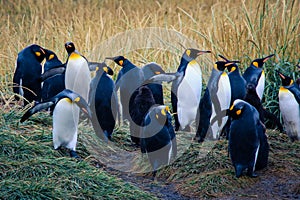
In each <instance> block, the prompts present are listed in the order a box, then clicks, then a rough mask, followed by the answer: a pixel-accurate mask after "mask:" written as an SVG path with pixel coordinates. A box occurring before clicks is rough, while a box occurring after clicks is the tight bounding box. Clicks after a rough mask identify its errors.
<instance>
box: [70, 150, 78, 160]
mask: <svg viewBox="0 0 300 200" xmlns="http://www.w3.org/2000/svg"><path fill="white" fill-rule="evenodd" d="M70 156H71V158H76V159H80V156H78V154H77V153H76V151H74V150H70Z"/></svg>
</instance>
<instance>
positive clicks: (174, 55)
mask: <svg viewBox="0 0 300 200" xmlns="http://www.w3.org/2000/svg"><path fill="white" fill-rule="evenodd" d="M299 10H300V2H299V1H298V0H291V1H289V0H250V1H245V0H243V1H239V0H212V1H206V0H189V1H182V0H167V1H162V0H157V1H139V0H126V1H125V0H123V1H115V0H113V1H111V0H103V1H96V0H87V1H85V0H65V1H64V0H52V1H51V0H44V1H39V0H16V1H6V0H0V43H1V45H0V82H1V85H0V95H1V96H0V99H1V108H0V110H1V118H0V122H1V129H0V134H1V140H0V147H1V152H0V153H2V155H1V156H0V158H1V162H3V163H4V161H5V160H6V159H7V156H9V157H8V161H7V162H6V164H3V165H0V167H1V171H3V173H0V177H2V178H3V177H4V176H5V177H6V178H8V177H10V178H12V179H9V181H11V182H7V183H5V182H1V184H2V186H7V185H9V186H11V187H9V188H7V189H5V191H8V193H5V194H6V195H7V196H6V197H8V198H9V197H10V198H14V197H16V198H17V197H21V198H22V197H24V198H26V197H30V194H28V193H26V191H28V189H31V190H29V192H30V191H32V192H36V193H35V194H36V195H37V198H38V197H40V198H43V197H49V196H50V197H51V196H52V197H53V196H56V197H57V198H60V197H61V198H63V197H64V196H63V195H64V192H65V191H58V190H57V193H53V191H52V189H51V188H50V189H49V188H48V189H47V190H46V191H43V188H42V186H41V185H38V184H37V185H35V186H34V187H33V188H30V187H29V188H28V185H27V184H28V181H29V180H30V179H29V178H30V177H34V178H35V179H37V180H39V179H40V175H43V174H45V173H46V176H48V177H49V176H51V177H54V179H53V181H52V182H51V183H50V184H51V185H50V186H51V187H52V188H55V186H57V184H58V183H61V180H60V179H59V178H58V177H57V176H56V174H60V173H62V174H65V175H66V176H68V175H69V176H68V177H66V182H68V181H69V182H72V181H73V182H76V184H78V186H80V187H81V186H82V187H87V188H90V191H89V190H88V189H86V190H81V191H82V192H84V195H83V196H82V198H84V197H90V198H97V197H99V196H97V195H99V194H96V190H97V187H95V184H100V183H103V182H105V181H103V180H106V179H107V177H106V175H105V174H102V173H101V174H100V175H97V176H96V177H95V179H96V180H95V183H90V182H89V180H85V179H84V178H83V177H84V176H87V177H93V174H92V173H93V171H89V170H93V169H91V168H90V166H86V165H85V164H82V166H79V169H81V170H84V171H85V172H86V173H85V172H78V174H77V175H78V176H76V177H75V178H74V179H75V180H74V179H71V178H70V177H71V176H72V174H67V173H68V170H67V169H66V168H64V167H62V168H59V169H60V171H55V169H54V168H53V166H52V165H53V164H56V165H59V164H61V165H64V166H70V167H72V166H73V167H74V165H75V164H74V163H73V161H72V160H71V159H70V160H67V161H66V163H65V162H63V161H62V160H60V157H61V155H59V154H58V153H55V154H54V156H50V157H46V158H44V157H45V156H48V155H49V154H52V153H53V151H51V150H50V149H51V143H50V141H51V137H50V131H49V130H48V131H46V132H45V134H47V135H48V136H45V134H44V131H45V129H47V126H46V127H44V128H41V126H38V125H39V124H38V125H36V124H35V123H34V124H30V123H29V124H28V127H27V126H26V125H25V126H23V127H22V128H20V126H19V124H17V121H18V117H20V115H21V114H22V112H23V111H22V110H19V107H18V106H14V104H11V103H12V99H13V98H12V96H13V95H12V89H11V83H12V77H13V72H14V67H15V62H16V58H17V54H18V52H19V51H20V50H22V49H23V48H24V47H26V46H27V45H29V44H32V43H36V44H39V45H41V46H43V47H45V48H48V49H51V50H53V51H55V52H56V53H57V55H58V57H59V58H60V59H61V60H62V61H64V60H66V56H67V53H66V52H65V50H64V43H65V42H66V41H70V40H71V41H73V42H74V43H75V45H76V47H77V49H78V50H79V51H80V52H81V53H82V54H84V55H85V56H86V57H87V58H88V59H89V60H92V61H102V60H103V59H104V58H105V57H106V56H115V55H120V54H123V55H125V56H126V57H128V58H129V59H130V60H132V61H133V62H134V63H136V64H138V65H139V64H140V61H142V62H152V61H155V62H157V63H159V64H161V65H162V67H163V68H164V69H165V70H166V71H175V70H176V67H177V66H178V63H179V61H180V55H181V54H182V52H183V47H182V46H181V44H182V45H183V46H184V47H186V48H188V47H190V46H192V47H197V48H200V49H205V50H212V52H213V53H212V54H211V55H205V56H203V57H201V58H198V61H200V62H201V64H202V66H203V72H204V80H205V81H206V80H207V76H208V75H209V73H210V69H211V68H212V62H215V61H216V60H217V59H218V58H217V54H223V55H225V56H226V57H228V58H232V59H239V60H240V61H241V62H242V63H241V64H240V66H241V68H242V70H243V69H244V68H245V67H246V66H248V64H249V63H250V61H251V60H252V59H254V58H256V57H260V56H264V55H269V54H272V53H275V54H276V56H275V58H273V59H271V60H270V61H268V63H266V65H265V69H266V74H267V85H266V91H265V92H266V93H265V99H264V104H265V106H267V108H268V109H270V110H271V111H272V112H274V113H276V114H278V115H279V112H278V103H277V89H278V87H279V85H280V84H281V83H280V80H279V78H278V77H277V76H276V74H275V72H274V71H275V70H274V69H280V70H282V71H283V72H285V73H286V74H289V75H291V76H292V77H293V78H296V77H297V76H298V74H299V72H298V69H297V67H296V66H295V65H296V64H297V63H298V62H299V52H300V26H299V25H300V12H299ZM149 28H159V29H154V30H156V31H157V30H162V29H164V30H168V31H167V32H169V33H170V35H169V36H168V37H170V38H168V37H167V36H166V35H165V33H166V32H164V31H162V33H161V35H158V36H157V37H159V38H160V39H161V40H162V41H161V42H162V43H163V44H164V45H162V46H159V45H158V46H157V45H155V44H153V48H147V49H143V48H142V49H141V48H137V49H135V46H134V45H133V46H130V47H128V44H143V42H145V41H144V40H145V37H146V36H147V35H146V34H145V32H144V35H143V33H141V32H138V31H135V32H134V34H132V35H131V33H129V34H127V35H126V34H125V36H124V34H123V37H118V36H120V33H124V32H126V33H128V31H133V30H141V29H144V30H149ZM151 30H153V29H151ZM174 32H177V33H180V34H181V35H183V36H185V37H180V38H179V39H178V37H177V38H172V36H173V35H172V33H174ZM155 33H157V32H155ZM121 35H122V34H121ZM175 35H176V34H175ZM174 37H175V36H174ZM139 38H141V39H142V40H143V41H141V40H139ZM166 38H168V39H166ZM184 38H187V39H186V40H185V39H184ZM156 39H157V38H156ZM187 40H189V41H187ZM107 41H108V44H109V45H104V44H106V43H105V42H107ZM190 41H192V42H190ZM141 46H143V45H141ZM150 46H151V45H150ZM108 64H110V65H111V66H112V67H113V68H114V69H115V72H118V70H119V69H120V68H119V67H118V66H115V65H113V64H112V63H108ZM204 84H205V82H204ZM39 116H40V117H43V115H39ZM44 117H45V119H47V120H48V119H49V117H46V116H44ZM37 122H38V123H41V121H39V120H38V121H37ZM49 123H50V122H49ZM48 125H49V124H48ZM24 128H25V130H23V129H24ZM31 128H34V129H35V132H36V134H34V135H32V136H30V134H28V133H30V132H31V130H32V129H31ZM48 128H49V127H48ZM20 129H21V130H20ZM27 129H28V130H27ZM24 131H25V133H26V134H27V135H24V136H22V135H20V134H21V133H23V132H24ZM32 132H34V131H32ZM277 134H278V133H277V132H275V133H274V132H271V136H272V137H270V141H271V143H272V145H271V150H272V153H271V169H270V170H271V172H270V173H269V174H268V175H272V173H273V172H274V173H273V174H276V173H277V174H281V173H285V172H286V173H288V175H290V176H295V174H296V175H297V174H298V175H299V165H300V163H299V144H293V145H290V143H289V141H288V140H287V138H286V137H285V136H283V135H280V137H278V138H277ZM45 137H46V138H45ZM282 138H283V139H282ZM121 139H122V138H120V140H121ZM38 144H40V145H42V146H39V145H38ZM81 144H82V143H81ZM28 145H29V146H30V148H29V146H28ZM32 148H33V149H34V150H36V152H35V154H34V155H37V158H32V157H31V155H30V154H31V153H32V152H31V151H32ZM45 148H46V150H45ZM197 148H198V147H197V145H196V147H195V148H193V147H191V149H190V151H189V152H187V153H186V156H183V157H182V158H181V159H180V160H179V161H178V162H177V163H175V164H174V165H173V166H171V167H170V168H167V169H166V170H165V171H162V173H161V174H160V176H161V177H163V176H166V175H170V174H172V176H169V177H166V178H168V179H169V180H170V181H172V180H175V181H176V182H178V181H180V178H183V179H184V178H185V177H187V179H184V181H183V182H180V183H179V184H178V187H177V188H178V189H179V190H180V191H181V192H183V193H184V194H186V195H197V197H203V198H204V197H214V196H215V197H221V196H222V194H227V195H230V192H232V191H236V187H234V186H235V185H237V184H241V185H242V186H243V187H246V186H247V185H249V184H253V183H257V182H259V181H260V180H261V179H259V180H256V181H254V180H249V179H241V180H237V179H235V178H233V171H232V168H231V165H230V162H229V160H228V157H226V156H227V155H226V142H224V141H221V142H220V144H219V145H217V146H216V147H215V148H214V149H215V151H213V152H212V153H211V154H209V156H208V157H207V158H204V159H197V158H195V157H197ZM24 149H25V150H24ZM297 149H298V150H297ZM21 150H22V152H21ZM23 150H24V151H23ZM84 152H86V149H83V150H81V151H80V153H81V154H83V153H84ZM14 153H19V154H21V153H22V154H21V155H20V158H22V159H23V157H22V156H24V158H26V159H25V160H23V161H22V162H19V161H20V159H19V157H18V158H15V157H14V156H13V155H12V154H14ZM86 154H87V155H88V154H89V153H87V152H86ZM285 155H287V156H285ZM190 158H193V162H190V161H189V160H190ZM22 159H21V160H22ZM47 159H49V160H47ZM51 159H54V162H55V163H53V160H52V161H51ZM57 159H58V160H57ZM16 160H17V161H16ZM33 160H35V161H36V162H40V163H43V165H45V166H46V167H47V169H46V172H45V171H43V169H40V168H38V167H37V168H36V169H34V170H35V172H37V173H36V174H28V172H26V170H25V168H24V167H23V168H22V169H24V170H25V171H24V174H22V173H21V172H22V171H18V169H19V168H20V166H22V165H24V166H26V167H28V169H33V166H31V164H30V165H28V164H29V163H30V162H31V161H33ZM87 161H89V159H87ZM285 161H286V162H287V163H288V164H289V165H291V167H289V168H288V170H287V171H284V170H285V169H284V166H285ZM1 162H0V163H1ZM186 162H189V163H190V164H191V165H186V164H185V163H186ZM210 162H217V164H216V165H214V167H217V169H214V168H211V163H210ZM19 165H20V166H19ZM39 170H40V171H39ZM47 170H48V171H47ZM53 171H54V172H53ZM50 172H51V173H50ZM52 172H53V173H52ZM10 173H11V175H12V176H9V175H10ZM39 173H40V174H39ZM48 173H49V174H48ZM190 173H193V174H194V175H195V177H194V176H191V174H190ZM197 174H200V175H197ZM201 174H202V175H201ZM22 176H26V181H27V182H26V181H25V182H22V184H23V185H21V186H20V185H13V183H14V182H16V180H21V179H22ZM220 176H222V177H223V179H220ZM266 177H267V176H264V178H266ZM43 178H44V179H45V180H46V179H47V177H46V178H45V177H43ZM44 179H43V180H44ZM109 179H110V178H109ZM280 180H281V179H280ZM282 180H283V179H282ZM111 181H112V184H114V186H115V187H119V190H118V192H119V193H118V194H119V195H123V197H124V198H132V195H134V194H133V193H130V192H129V193H128V190H132V191H134V192H135V194H136V195H139V196H138V197H141V198H147V197H149V196H148V194H144V193H139V192H137V191H136V190H135V189H132V187H131V186H128V185H124V184H123V183H121V184H120V185H119V186H117V185H115V183H116V181H115V180H114V179H111ZM29 182H30V181H29ZM117 182H118V181H117ZM41 183H42V182H41ZM202 183H203V184H202ZM267 183H268V182H267ZM270 184H271V183H270ZM297 184H298V185H296V186H294V188H292V190H293V191H290V192H291V193H292V194H298V195H299V182H298V183H297ZM281 186H282V185H279V186H278V187H281ZM70 187H71V186H70ZM56 189H57V188H56ZM73 189H74V190H76V189H77V188H71V189H70V188H67V190H73ZM81 189H82V188H81ZM265 189H268V188H265ZM192 190H193V191H192ZM16 191H17V193H16ZM10 192H11V193H10ZM18 192H19V193H18ZM94 192H95V193H94ZM109 192H111V193H109V194H106V195H111V194H112V193H114V191H111V190H109ZM260 192H261V193H263V191H260ZM74 194H75V193H73V192H70V193H68V195H69V196H68V197H69V198H72V197H74ZM22 195H23V196H22ZM28 195H29V196H28ZM39 195H41V196H39ZM43 195H46V196H43ZM47 195H48V196H47ZM201 195H202V196H201ZM262 197H265V196H262ZM267 197H270V198H272V197H274V196H267ZM285 197H286V196H285ZM115 198H117V197H115Z"/></svg>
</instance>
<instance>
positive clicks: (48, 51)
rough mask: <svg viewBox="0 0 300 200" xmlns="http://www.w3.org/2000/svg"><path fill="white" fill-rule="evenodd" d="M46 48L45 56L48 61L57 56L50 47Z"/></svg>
mask: <svg viewBox="0 0 300 200" xmlns="http://www.w3.org/2000/svg"><path fill="white" fill-rule="evenodd" d="M44 50H45V57H46V60H47V61H49V60H53V59H54V58H57V55H56V54H55V53H54V52H53V51H51V50H49V49H44Z"/></svg>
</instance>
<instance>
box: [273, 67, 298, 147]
mask: <svg viewBox="0 0 300 200" xmlns="http://www.w3.org/2000/svg"><path fill="white" fill-rule="evenodd" d="M277 73H278V75H279V76H280V78H281V81H282V86H281V87H280V89H279V92H278V97H279V109H280V112H281V116H282V119H283V126H284V128H285V131H286V132H287V135H288V136H289V138H290V140H291V141H292V142H293V141H296V140H300V110H299V104H300V89H299V86H298V84H297V83H295V82H294V81H293V79H292V78H290V77H288V76H286V75H284V74H282V73H280V72H279V71H277Z"/></svg>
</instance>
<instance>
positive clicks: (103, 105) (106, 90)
mask: <svg viewBox="0 0 300 200" xmlns="http://www.w3.org/2000/svg"><path fill="white" fill-rule="evenodd" d="M108 75H113V70H112V69H111V68H110V67H108V66H107V65H106V64H105V63H102V65H99V66H98V68H97V69H96V76H95V77H94V78H93V80H92V81H91V84H90V93H89V104H90V108H91V110H92V124H93V128H94V130H95V132H96V134H97V136H98V137H100V138H101V139H103V140H104V141H107V139H109V140H111V135H112V133H113V130H114V128H115V124H116V115H117V112H118V97H117V93H116V92H115V83H114V81H113V80H112V79H111V78H110V77H109V76H108Z"/></svg>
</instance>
